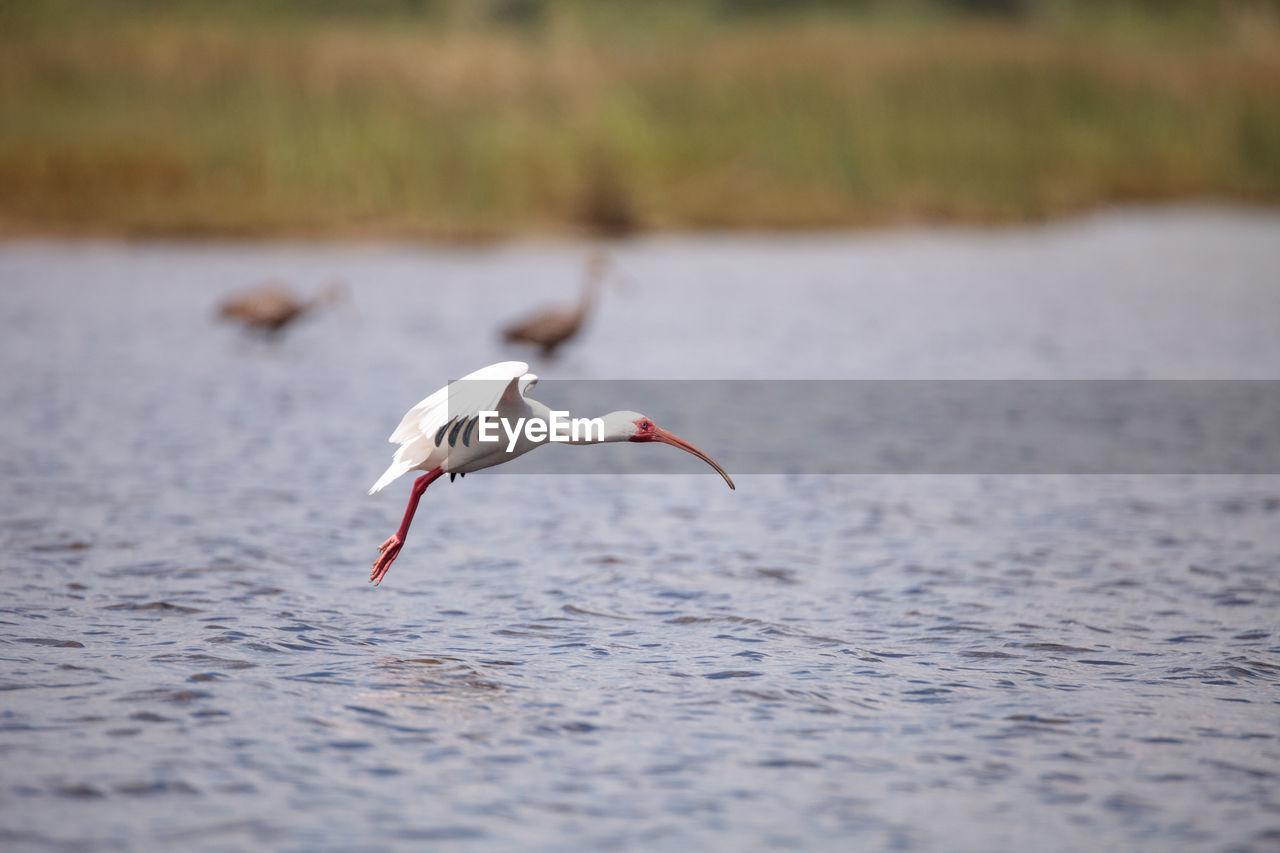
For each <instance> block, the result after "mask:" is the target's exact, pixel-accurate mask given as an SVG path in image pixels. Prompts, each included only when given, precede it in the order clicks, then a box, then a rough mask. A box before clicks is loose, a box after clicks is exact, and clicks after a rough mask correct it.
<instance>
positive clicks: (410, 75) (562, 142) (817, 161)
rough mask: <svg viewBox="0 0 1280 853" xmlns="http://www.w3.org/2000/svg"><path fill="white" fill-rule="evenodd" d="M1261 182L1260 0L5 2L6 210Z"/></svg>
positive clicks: (696, 198) (716, 225)
mask: <svg viewBox="0 0 1280 853" xmlns="http://www.w3.org/2000/svg"><path fill="white" fill-rule="evenodd" d="M1186 198H1195V199H1206V198H1207V199H1221V200H1239V201H1245V202H1256V203H1268V204H1271V203H1275V202H1276V201H1277V200H1280V4H1277V3H1275V2H1269V1H1268V2H1228V0H1220V2H1214V0H1168V2H1165V3H1154V2H1152V1H1151V0H1130V1H1129V2H1124V0H1116V2H1112V3H1101V2H1088V0H1082V2H1076V3H1072V2H1066V0H1062V2H1054V0H952V2H943V0H934V2H927V0H917V2H901V3H877V2H874V0H862V1H861V2H859V1H858V0H849V2H825V3H824V2H812V0H811V2H799V3H790V4H784V3H780V2H769V0H737V2H731V0H719V2H716V0H705V2H696V0H690V2H674V0H654V2H649V3H639V2H628V1H627V0H612V2H574V0H560V2H556V0H546V2H538V0H501V2H499V0H489V2H458V0H453V2H450V0H436V2H431V1H430V0H418V2H414V0H371V2H366V3H356V2H354V0H327V1H326V0H319V1H318V2H311V3H305V2H298V0H293V2H289V0H274V2H264V3H259V4H253V3H249V2H247V0H245V1H244V2H235V1H234V0H233V1H232V2H225V3H222V4H217V5H211V4H200V3H194V2H191V3H183V2H178V3H160V2H155V0H153V2H147V0H115V2H105V3H97V4H88V3H74V2H69V0H46V2H43V3H21V2H15V3H10V4H7V5H5V6H3V7H0V231H2V232H5V233H10V234H24V233H108V234H125V235H170V236H175V235H176V236H201V235H209V236H216V235H284V234H288V235H304V236H305V235H333V234H337V235H378V236H412V237H423V238H429V239H440V240H464V239H487V238H496V237H503V236H509V235H514V234H528V233H564V232H570V233H572V232H625V231H628V230H632V229H637V228H639V229H738V228H762V229H800V228H825V227H842V226H848V225H859V224H880V223H901V222H922V221H924V222H938V221H965V222H1007V221H1019V220H1026V219H1032V218H1041V217H1046V216H1052V215H1057V214H1061V213H1066V212H1071V211H1076V210H1080V209H1083V208H1088V207H1091V206H1096V205H1102V204H1108V203H1117V202H1133V201H1153V200H1166V199H1186Z"/></svg>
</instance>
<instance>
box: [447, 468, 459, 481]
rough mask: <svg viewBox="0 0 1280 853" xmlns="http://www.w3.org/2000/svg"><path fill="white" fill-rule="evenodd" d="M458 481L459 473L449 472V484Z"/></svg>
mask: <svg viewBox="0 0 1280 853" xmlns="http://www.w3.org/2000/svg"><path fill="white" fill-rule="evenodd" d="M456 479H458V472H457V471H450V472H449V482H450V483H452V482H453V481H454V480H456Z"/></svg>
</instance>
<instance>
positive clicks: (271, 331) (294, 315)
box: [218, 281, 346, 335]
mask: <svg viewBox="0 0 1280 853" xmlns="http://www.w3.org/2000/svg"><path fill="white" fill-rule="evenodd" d="M345 292H346V288H345V286H344V285H342V284H340V283H334V284H331V285H329V286H328V287H326V288H325V289H324V290H322V291H321V292H320V294H319V295H318V296H313V297H312V298H310V299H303V298H301V297H298V296H295V295H294V294H293V292H292V291H291V290H290V289H289V287H288V285H286V284H284V283H283V282H279V281H267V282H263V283H262V284H260V285H258V286H257V287H254V288H252V289H250V290H247V291H245V292H243V293H240V294H237V295H235V296H231V297H228V298H227V299H226V300H224V301H223V303H222V304H221V305H220V306H219V307H218V316H219V317H221V318H222V319H224V320H235V321H236V322H239V323H241V324H242V325H244V326H245V327H246V328H249V329H256V330H258V331H261V332H263V333H265V334H267V335H275V334H278V333H279V332H280V330H281V329H283V328H284V327H285V326H287V325H289V324H290V323H292V322H293V321H294V320H296V319H298V318H299V317H301V316H303V315H304V314H306V313H308V312H310V311H314V310H315V309H316V308H319V307H320V306H321V305H324V304H326V303H333V302H337V301H338V300H339V299H341V298H342V297H343V295H344V294H345Z"/></svg>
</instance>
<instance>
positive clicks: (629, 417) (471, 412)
mask: <svg viewBox="0 0 1280 853" xmlns="http://www.w3.org/2000/svg"><path fill="white" fill-rule="evenodd" d="M528 370H529V365H527V364H525V363H524V362H523V361H503V362H499V363H498V364H491V365H489V366H488V367H483V368H481V369H480V370H477V371H475V372H474V373H469V374H467V375H466V376H464V377H462V378H461V379H457V380H454V381H453V382H450V383H449V384H448V385H446V386H445V387H443V388H441V389H440V390H439V391H436V392H435V393H434V394H432V395H431V396H429V397H427V398H426V399H425V400H423V401H422V402H420V403H418V405H416V406H414V407H413V408H412V409H410V410H409V411H408V412H407V413H406V414H405V416H404V418H403V419H402V420H401V421H400V425H399V426H398V427H396V430H395V432H393V433H391V438H390V441H391V443H392V444H398V445H400V447H399V449H397V450H396V453H395V458H394V459H393V460H392V462H391V465H390V467H388V468H387V470H386V471H385V472H384V473H383V474H382V476H381V477H379V478H378V481H377V482H376V483H374V484H373V486H372V488H370V489H369V494H371V495H372V494H374V493H376V492H379V491H381V490H382V489H384V488H386V486H387V485H388V484H390V483H391V482H392V481H394V480H396V479H397V478H399V477H400V476H402V475H404V474H406V473H408V472H409V471H425V472H426V473H424V474H423V475H422V476H420V477H418V479H417V480H415V481H414V483H413V491H412V492H411V493H410V495H409V505H408V506H407V507H405V511H404V518H403V519H402V520H401V522H400V529H399V530H397V531H396V532H395V533H394V534H392V535H391V536H390V537H389V538H388V539H387V541H385V542H383V543H382V544H381V545H380V546H378V551H379V552H380V553H379V556H378V559H377V560H375V561H374V563H373V571H372V572H371V573H370V575H369V580H370V581H371V582H373V584H374V585H377V584H379V583H381V582H382V579H383V578H384V577H385V576H386V574H387V570H388V569H390V568H391V564H392V563H393V562H395V559H396V557H397V556H398V555H399V553H400V549H401V548H402V547H403V546H404V540H405V537H406V536H407V535H408V533H409V525H410V524H412V523H413V514H414V513H415V512H416V511H417V509H418V501H419V499H421V498H422V493H423V492H425V491H426V490H427V486H429V485H431V484H432V483H434V482H435V481H436V480H438V479H439V478H440V477H441V476H443V475H445V474H448V475H449V479H450V480H452V479H453V478H454V477H455V476H456V475H466V474H469V473H471V472H472V471H479V470H481V469H483V468H490V467H492V466H494V465H501V464H502V463H503V462H506V461H508V460H510V459H514V458H515V457H517V456H521V455H523V454H525V453H528V452H529V451H530V450H533V449H534V448H535V447H540V446H541V445H542V444H544V443H546V442H545V441H542V440H533V439H531V438H530V437H529V432H528V431H527V430H526V431H522V432H520V433H519V434H518V435H516V436H514V437H512V438H511V441H510V442H508V441H507V440H506V436H504V438H503V440H499V441H491V440H481V435H482V433H483V430H484V425H483V423H484V421H485V420H487V418H482V415H481V413H485V412H496V413H497V418H498V419H500V420H502V421H506V422H507V424H508V425H509V424H515V423H518V422H519V419H520V418H524V419H526V422H527V419H530V418H540V419H542V421H543V422H545V423H550V422H551V421H552V416H551V409H550V408H548V407H547V406H545V405H543V404H542V403H539V402H538V401H537V400H532V399H530V398H528V397H526V396H525V395H526V394H527V393H528V391H529V389H530V388H532V387H533V386H534V385H535V384H537V381H538V377H536V376H534V375H533V374H532V373H529V372H528ZM599 420H600V421H601V422H602V425H603V430H599V429H596V430H587V431H586V434H585V435H581V434H577V433H576V432H575V433H574V434H573V436H572V437H571V438H569V440H568V441H567V442H566V443H569V444H600V443H602V442H610V441H635V442H650V441H658V442H662V443H663V444H669V445H671V446H672V447H678V448H680V449H681V450H684V451H686V452H688V453H692V454H693V455H694V456H697V457H698V458H699V459H701V460H702V461H704V462H706V463H707V464H708V465H710V466H711V467H712V468H714V469H716V471H717V472H719V474H720V476H721V477H724V481H725V482H726V483H728V484H729V488H731V489H732V488H735V486H734V485H733V480H732V479H731V478H730V477H729V475H728V474H727V473H725V470H724V469H723V468H721V467H720V466H719V464H717V463H716V461H715V460H714V459H712V458H711V457H710V456H708V455H707V454H705V453H703V452H702V451H701V450H699V449H698V448H697V447H695V446H693V445H692V444H690V443H689V442H687V441H685V440H684V439H683V438H680V437H679V436H677V435H675V434H673V433H671V432H668V431H667V430H665V429H663V428H662V427H660V426H658V425H657V424H655V423H654V422H653V421H652V420H651V419H649V418H648V417H645V416H644V415H642V414H640V413H639V412H631V411H619V412H610V413H609V414H607V415H604V416H603V417H602V418H600V419H599Z"/></svg>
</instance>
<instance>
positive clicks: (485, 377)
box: [369, 361, 538, 494]
mask: <svg viewBox="0 0 1280 853" xmlns="http://www.w3.org/2000/svg"><path fill="white" fill-rule="evenodd" d="M528 371H529V365H527V364H525V363H524V362H523V361H503V362H499V363H497V364H491V365H489V366H488V367H482V368H480V369H479V370H477V371H474V372H473V373H468V374H467V375H466V376H464V377H462V378H461V379H455V380H454V381H453V382H450V383H449V384H448V385H446V386H445V387H443V388H441V389H440V390H438V391H436V392H435V393H434V394H432V395H431V396H429V397H427V398H425V399H423V400H422V401H421V402H419V403H418V404H417V405H416V406H414V407H413V408H412V409H410V410H409V411H408V412H406V413H405V416H404V418H402V419H401V421H400V425H399V426H398V427H396V429H395V432H393V433H391V438H390V439H388V440H389V441H390V442H391V443H392V444H399V445H400V448H399V449H398V450H397V451H396V455H395V459H394V460H393V461H392V463H391V467H389V468H387V470H386V472H384V473H383V475H382V476H381V477H379V478H378V481H377V482H376V483H374V484H373V487H372V488H371V489H369V494H373V493H374V492H377V491H380V490H381V489H382V488H383V487H385V486H386V485H387V484H389V483H390V482H391V481H393V480H395V479H396V478H397V477H399V476H401V475H402V474H404V473H405V472H407V471H412V470H413V469H414V468H418V467H420V466H422V464H423V463H425V462H427V461H428V460H434V459H435V458H436V457H438V459H439V463H443V462H444V460H445V459H447V458H448V455H449V448H450V447H451V446H453V445H455V444H456V443H457V439H458V433H459V432H460V431H463V430H466V431H467V432H470V430H469V429H467V424H469V423H472V422H473V421H474V419H475V417H476V415H477V413H479V412H483V411H494V410H497V409H498V408H500V407H505V408H510V407H511V406H512V405H513V404H516V403H519V402H520V400H521V398H523V396H524V394H525V392H526V391H528V390H529V388H531V387H533V385H534V384H535V383H536V382H537V381H538V378H537V377H536V376H534V375H533V374H532V373H529V372H528Z"/></svg>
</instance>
